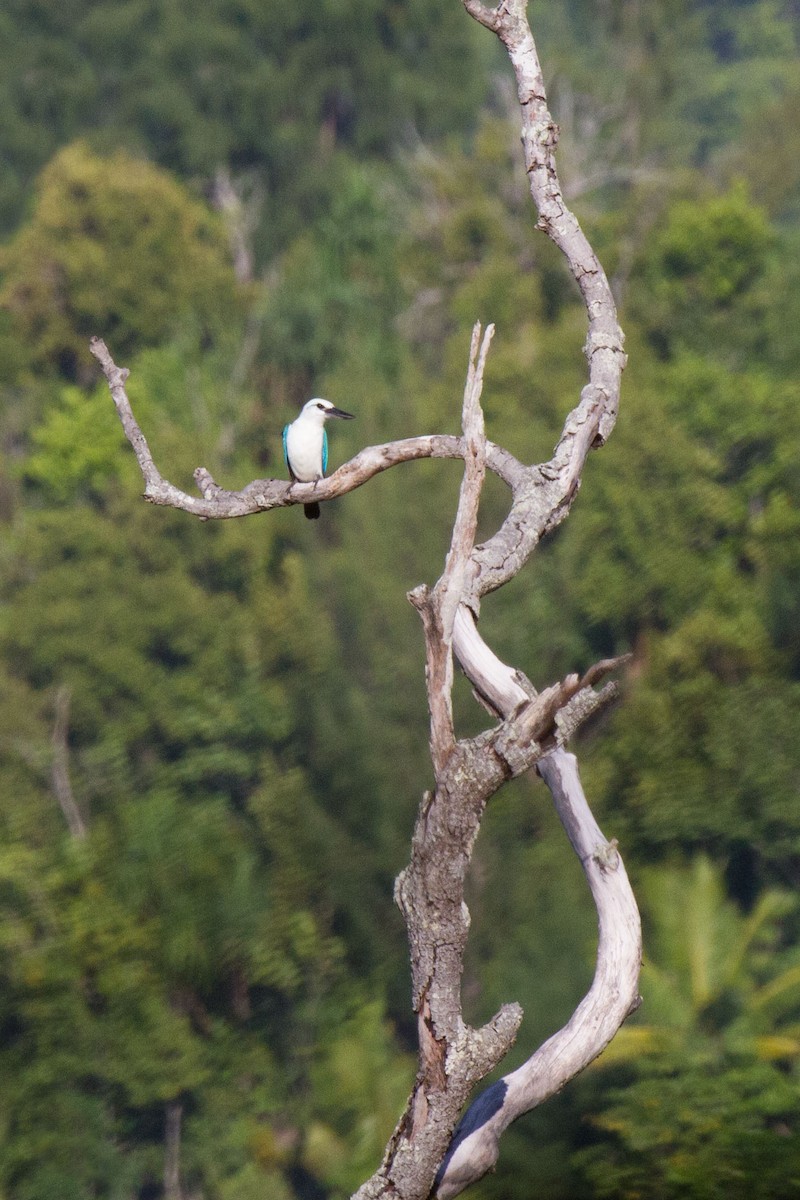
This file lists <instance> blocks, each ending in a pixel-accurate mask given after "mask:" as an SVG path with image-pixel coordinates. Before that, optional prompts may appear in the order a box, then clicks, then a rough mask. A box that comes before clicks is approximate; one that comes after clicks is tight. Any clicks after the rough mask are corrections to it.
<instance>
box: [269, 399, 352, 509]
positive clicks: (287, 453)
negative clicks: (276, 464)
mask: <svg viewBox="0 0 800 1200" xmlns="http://www.w3.org/2000/svg"><path fill="white" fill-rule="evenodd" d="M354 415H355V414H354V413H349V412H345V411H344V409H341V408H337V407H336V405H335V404H331V402H330V400H322V399H320V397H319V396H315V398H314V399H313V400H309V401H308V403H307V404H304V405H303V408H302V411H301V413H300V416H299V417H298V418H297V420H296V421H292V423H291V425H285V426H284V429H283V457H284V459H285V460H286V466H287V468H288V471H289V475H290V477H291V479H292V481H293V482H297V483H313V482H315V481H316V480H317V479H322V477H323V475H324V474H325V471H326V470H327V467H328V434H327V431H326V429H325V422H326V421H327V420H328V419H329V418H330V417H341V418H342V420H344V421H352V420H353V417H354ZM303 509H304V510H305V514H306V516H307V517H308V519H309V520H310V521H314V520H316V518H317V517H318V516H319V505H318V504H317V503H316V502H314V503H313V504H304V505H303Z"/></svg>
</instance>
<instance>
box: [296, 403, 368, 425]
mask: <svg viewBox="0 0 800 1200" xmlns="http://www.w3.org/2000/svg"><path fill="white" fill-rule="evenodd" d="M301 416H304V417H306V416H308V417H313V418H315V419H316V420H318V421H320V422H321V423H323V424H324V423H325V421H327V420H328V418H329V417H341V418H342V420H343V421H352V420H353V418H354V416H355V414H354V413H349V412H345V411H344V409H343V408H337V407H336V405H335V404H331V402H330V400H322V399H321V398H320V397H319V396H315V397H314V399H313V400H309V401H308V402H307V403H306V404H304V405H303V411H302V413H301Z"/></svg>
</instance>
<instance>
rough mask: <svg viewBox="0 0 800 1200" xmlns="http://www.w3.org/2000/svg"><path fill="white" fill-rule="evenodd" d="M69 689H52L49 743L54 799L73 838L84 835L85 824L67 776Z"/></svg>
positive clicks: (83, 836)
mask: <svg viewBox="0 0 800 1200" xmlns="http://www.w3.org/2000/svg"><path fill="white" fill-rule="evenodd" d="M70 699H71V696H70V690H69V688H68V687H60V688H59V689H58V691H57V692H56V699H55V720H54V722H53V734H52V737H51V746H52V751H53V757H52V765H51V769H50V779H51V781H52V784H53V791H54V792H55V796H56V800H58V803H59V806H60V808H61V811H62V813H63V814H64V820H65V821H66V822H67V828H68V829H69V831H70V833H71V834H72V836H73V837H75V838H85V837H86V825H85V824H84V820H83V817H82V816H81V812H80V809H79V808H78V805H77V802H76V800H75V794H74V793H73V791H72V781H71V779H70V775H69V740H68V739H69V702H70Z"/></svg>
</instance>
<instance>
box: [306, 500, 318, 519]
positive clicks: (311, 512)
mask: <svg viewBox="0 0 800 1200" xmlns="http://www.w3.org/2000/svg"><path fill="white" fill-rule="evenodd" d="M303 512H304V513H305V514H306V516H307V517H308V519H309V521H316V519H317V517H318V516H319V505H318V504H316V503H314V504H304V505H303Z"/></svg>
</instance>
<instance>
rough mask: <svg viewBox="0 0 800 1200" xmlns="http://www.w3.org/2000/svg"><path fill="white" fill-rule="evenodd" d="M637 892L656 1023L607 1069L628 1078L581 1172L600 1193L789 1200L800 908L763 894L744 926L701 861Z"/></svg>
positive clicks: (625, 1041) (621, 1044)
mask: <svg viewBox="0 0 800 1200" xmlns="http://www.w3.org/2000/svg"><path fill="white" fill-rule="evenodd" d="M638 890H639V895H640V898H641V900H642V902H643V905H644V921H645V931H646V944H647V946H648V947H649V950H648V952H647V956H646V959H645V962H644V964H643V969H642V979H641V991H642V995H643V998H644V1006H643V1009H642V1010H641V1011H642V1012H643V1013H645V1014H646V1015H645V1016H644V1017H643V1021H644V1023H642V1021H640V1020H639V1019H638V1018H634V1021H633V1022H632V1023H631V1024H629V1025H627V1026H626V1027H625V1028H624V1029H623V1030H622V1031H621V1033H620V1034H619V1035H618V1037H617V1038H616V1039H615V1041H614V1042H613V1043H612V1046H611V1048H610V1050H609V1051H608V1052H607V1054H606V1055H604V1056H603V1058H602V1059H601V1060H600V1064H599V1065H600V1067H601V1068H602V1067H603V1066H605V1067H606V1068H609V1067H615V1065H618V1064H621V1063H624V1064H626V1071H627V1074H628V1076H629V1078H628V1079H627V1080H626V1081H625V1084H624V1086H622V1087H619V1086H617V1087H615V1088H614V1089H612V1090H611V1091H610V1093H609V1095H608V1099H607V1101H606V1105H605V1106H604V1108H603V1111H602V1112H601V1113H600V1114H599V1115H597V1116H595V1117H593V1118H592V1124H593V1125H594V1127H595V1128H596V1129H597V1130H598V1131H599V1132H600V1133H601V1134H602V1135H604V1136H603V1137H602V1140H600V1141H598V1142H597V1144H596V1145H594V1146H592V1147H590V1148H589V1149H587V1150H585V1151H583V1152H581V1153H580V1154H579V1155H578V1156H577V1161H578V1162H579V1163H580V1164H581V1165H582V1166H583V1167H584V1169H585V1171H586V1174H587V1177H588V1179H589V1182H590V1183H591V1185H592V1187H593V1189H594V1194H596V1195H599V1196H619V1195H623V1196H634V1195H635V1196H643V1197H647V1196H652V1197H673V1196H674V1197H678V1196H682V1197H683V1196H686V1197H695V1196H696V1197H702V1198H703V1200H712V1198H714V1197H723V1196H725V1195H732V1196H737V1197H738V1196H741V1197H745V1196H753V1197H765V1198H766V1197H776V1198H777V1197H778V1196H783V1195H785V1194H786V1190H787V1188H788V1189H789V1190H790V1191H791V1190H793V1189H794V1188H795V1187H796V1186H797V1184H798V1183H799V1182H800V1176H798V1162H800V1160H799V1159H798V1155H797V1145H796V1140H797V1131H796V1129H795V1128H794V1115H793V1114H794V1100H793V1097H794V1095H795V1094H796V1088H797V1080H796V1066H797V1061H798V1058H800V1040H798V1037H797V1029H798V1025H797V1018H798V1015H799V1014H798V1003H797V999H796V981H797V977H798V961H797V951H796V948H795V949H794V950H793V951H792V952H790V954H789V956H788V957H787V955H786V954H785V952H782V947H781V942H782V941H783V938H782V932H781V927H782V924H783V922H785V920H786V918H787V916H788V915H789V914H792V915H794V916H795V917H796V914H797V905H796V902H795V901H794V899H793V898H791V897H790V896H788V895H781V894H780V893H776V892H767V893H764V895H763V896H762V897H761V899H760V901H759V902H758V904H757V905H756V907H755V908H754V909H753V911H752V912H751V913H750V914H749V915H747V916H743V915H742V914H741V913H740V912H739V911H737V909H736V908H735V907H734V906H733V905H732V904H731V903H730V902H729V901H727V900H726V897H725V887H724V882H723V878H722V873H721V872H720V871H719V870H718V869H716V868H714V867H713V866H712V864H711V863H710V862H709V860H708V859H705V858H698V859H696V860H695V861H694V862H693V863H692V864H691V865H690V866H689V867H688V868H680V869H679V868H659V869H658V870H655V871H651V872H649V873H648V874H647V875H646V877H645V878H644V880H642V881H641V883H640V887H639V889H638Z"/></svg>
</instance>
